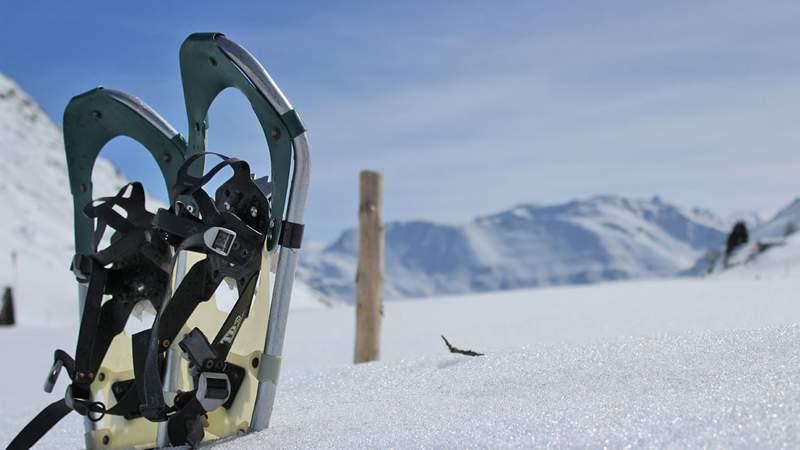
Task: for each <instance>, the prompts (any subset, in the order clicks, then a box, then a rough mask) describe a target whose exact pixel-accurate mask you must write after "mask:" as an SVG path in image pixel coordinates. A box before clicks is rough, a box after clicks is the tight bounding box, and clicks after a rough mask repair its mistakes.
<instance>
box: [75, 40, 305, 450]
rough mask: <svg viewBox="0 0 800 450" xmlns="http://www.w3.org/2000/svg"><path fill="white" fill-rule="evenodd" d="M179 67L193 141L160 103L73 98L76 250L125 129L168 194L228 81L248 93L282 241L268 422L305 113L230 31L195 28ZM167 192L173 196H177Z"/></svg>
mask: <svg viewBox="0 0 800 450" xmlns="http://www.w3.org/2000/svg"><path fill="white" fill-rule="evenodd" d="M180 66H181V78H182V83H183V89H184V98H185V102H186V110H187V115H188V125H189V133H188V136H189V140H188V144H187V142H186V140H184V138H183V137H182V136H181V135H180V134H179V133H178V132H177V131H175V129H174V128H173V127H172V126H170V125H169V124H168V123H167V122H166V121H165V120H164V119H163V118H161V117H160V116H159V115H158V114H157V113H156V112H155V111H154V110H152V109H151V108H150V107H148V106H147V105H146V104H144V103H143V102H142V101H141V100H139V99H137V98H135V97H133V96H130V95H127V94H125V93H122V92H119V91H114V90H109V89H102V88H97V89H93V90H91V91H88V92H86V93H84V94H81V95H78V96H76V97H74V98H73V99H72V100H71V101H70V103H69V104H68V106H67V108H66V110H65V112H64V127H63V129H64V142H65V151H66V154H67V167H68V171H69V180H70V188H71V191H72V195H73V206H74V215H75V248H76V252H78V253H83V252H85V253H88V252H90V251H91V242H92V235H93V232H94V223H93V221H92V220H91V219H89V218H88V217H86V216H85V215H84V214H83V212H82V210H83V207H84V206H85V205H86V204H88V203H89V202H91V201H92V182H91V175H92V171H93V168H94V163H95V161H96V159H97V156H98V154H99V153H100V151H101V150H102V149H103V147H104V146H105V145H106V144H107V143H108V142H109V141H110V140H112V139H114V138H115V137H117V136H127V137H130V138H132V139H134V140H136V141H138V142H139V143H141V144H142V145H143V146H144V147H145V148H146V149H147V150H148V151H149V152H150V154H151V155H152V156H153V158H154V159H155V160H156V163H157V164H158V167H159V169H160V171H161V173H162V175H163V178H164V181H165V183H166V185H167V192H170V190H171V189H170V187H171V186H172V185H173V184H174V183H175V178H176V175H177V171H178V168H179V167H180V166H181V164H183V162H184V161H186V160H187V159H188V158H190V157H191V156H192V155H195V154H199V153H202V152H205V151H206V132H207V130H208V110H209V108H210V106H211V104H212V102H213V101H214V99H215V98H216V97H217V96H218V95H219V93H220V92H221V91H223V90H224V89H227V88H235V89H238V90H239V91H241V92H242V93H243V94H244V95H245V97H246V98H247V100H248V101H249V102H250V105H251V106H252V108H253V111H254V112H255V114H256V117H257V119H258V121H259V123H260V125H261V128H262V130H263V132H264V137H265V139H266V141H267V145H268V148H269V153H270V167H271V180H272V211H271V212H272V217H274V218H275V219H276V220H277V222H276V223H275V228H274V232H273V233H272V236H271V237H270V239H269V240H268V241H267V244H266V245H267V249H268V250H273V249H275V248H276V247H279V248H277V252H278V260H277V268H276V271H275V281H274V284H273V287H272V300H271V302H270V303H271V305H270V309H269V319H268V325H267V333H266V341H265V345H264V352H263V354H262V357H261V358H260V363H259V366H258V376H257V378H258V380H259V381H258V391H257V396H256V401H255V405H256V406H255V408H254V410H253V416H252V420H251V422H250V430H248V431H258V430H262V429H264V428H266V427H268V425H269V420H270V416H271V414H272V407H273V404H274V400H275V392H276V386H277V382H278V374H279V371H280V361H281V355H282V351H283V341H284V335H285V330H286V321H287V318H288V312H289V304H290V301H291V292H292V286H293V282H294V273H295V268H296V265H297V259H298V256H299V248H300V243H301V241H302V234H303V215H304V210H305V205H306V198H307V193H308V184H309V175H310V158H309V143H308V138H307V134H306V132H305V128H304V127H303V125H302V123H301V122H300V119H299V116H298V115H297V113H296V112H295V111H294V109H293V108H292V106H291V104H290V103H289V101H288V100H287V99H286V97H285V96H284V94H283V93H282V92H281V90H280V88H279V87H278V86H277V85H276V84H275V82H274V81H273V80H272V78H271V77H270V76H269V74H268V73H267V71H266V70H265V69H264V68H263V66H261V64H260V63H259V62H258V61H257V60H256V59H255V58H254V57H253V56H252V55H251V54H250V53H248V52H247V51H246V50H245V49H244V48H242V47H240V46H239V45H238V44H236V43H235V42H233V41H231V40H230V39H228V38H227V37H225V36H224V35H223V34H221V33H197V34H192V35H190V36H189V37H188V38H187V39H186V40H185V41H184V43H183V45H182V46H181V50H180ZM200 162H201V163H202V159H200ZM202 169H203V168H202V167H200V164H195V167H193V171H196V172H197V173H202ZM169 200H170V203H171V204H172V203H174V202H175V201H176V200H178V199H174V198H170V199H169ZM181 200H182V201H184V199H181ZM265 270H266V269H265ZM85 295H86V285H85V284H79V304H80V307H81V311H82V308H83V301H84V298H85ZM252 320H259V318H257V317H254V318H253V319H252ZM171 357H173V358H174V357H175V356H174V355H170V354H169V353H168V355H167V358H168V359H169V358H171ZM167 370H169V366H168V368H167ZM165 387H168V386H165ZM85 423H86V428H87V431H90V430H91V429H92V426H93V423H92V422H91V421H89V420H88V419H87V420H86V421H85ZM165 439H166V436H165V433H163V432H162V428H161V427H159V433H158V438H157V443H158V445H159V446H164V445H166V440H165Z"/></svg>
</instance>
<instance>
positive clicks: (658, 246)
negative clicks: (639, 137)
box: [300, 196, 726, 301]
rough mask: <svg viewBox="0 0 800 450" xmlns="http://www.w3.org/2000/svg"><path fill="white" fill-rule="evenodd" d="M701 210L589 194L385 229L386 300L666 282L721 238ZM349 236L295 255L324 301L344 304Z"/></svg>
mask: <svg viewBox="0 0 800 450" xmlns="http://www.w3.org/2000/svg"><path fill="white" fill-rule="evenodd" d="M725 228H726V225H725V223H724V221H722V220H720V219H719V218H717V217H716V216H715V215H714V214H712V213H710V212H709V211H706V210H701V209H691V210H687V209H682V208H679V207H676V206H674V205H671V204H669V203H666V202H664V201H662V200H661V199H660V198H658V197H654V198H652V199H650V200H631V199H627V198H623V197H618V196H597V197H592V198H588V199H584V200H575V201H571V202H569V203H564V204H558V205H548V206H539V205H532V204H528V205H520V206H517V207H515V208H512V209H510V210H508V211H503V212H500V213H496V214H492V215H489V216H485V217H479V218H477V219H475V220H473V221H472V222H470V223H468V224H464V225H442V224H435V223H430V222H423V221H415V222H395V223H389V224H387V225H386V261H385V265H386V280H385V292H386V296H387V298H400V297H420V296H429V295H435V294H453V293H462V292H471V291H492V290H503V289H515V288H523V287H534V286H547V285H563V284H585V283H592V282H597V281H605V280H618V279H626V278H637V277H652V276H668V275H673V274H675V273H677V272H678V271H680V270H682V269H685V268H686V267H689V266H690V265H691V264H692V263H693V262H694V261H695V260H696V259H697V258H698V257H699V256H700V255H701V254H703V253H704V252H705V251H706V250H707V249H709V248H712V247H717V246H718V245H720V243H721V242H722V241H723V239H724V236H725V234H724V232H725ZM356 247H357V233H356V230H354V229H350V230H347V231H345V232H344V233H342V235H341V236H340V237H339V239H337V240H336V241H335V242H334V243H332V244H331V245H329V246H327V247H325V248H324V249H322V250H321V251H317V252H311V253H307V254H304V255H303V256H302V257H301V268H300V277H301V278H302V279H303V280H304V281H306V282H307V283H308V284H310V285H311V286H312V287H313V288H315V289H317V290H319V291H320V292H322V293H324V294H325V295H328V296H331V297H336V298H341V299H349V300H351V301H352V299H353V280H354V279H355V266H356V250H357V248H356Z"/></svg>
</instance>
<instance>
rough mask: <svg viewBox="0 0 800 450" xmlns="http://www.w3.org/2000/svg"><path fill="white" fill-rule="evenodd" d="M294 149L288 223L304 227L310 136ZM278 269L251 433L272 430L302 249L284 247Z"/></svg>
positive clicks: (299, 140) (298, 140) (303, 137)
mask: <svg viewBox="0 0 800 450" xmlns="http://www.w3.org/2000/svg"><path fill="white" fill-rule="evenodd" d="M292 145H293V147H294V171H293V173H292V184H291V191H290V192H289V206H288V209H287V212H286V220H287V221H289V222H293V223H297V224H302V223H304V222H303V215H304V212H305V208H306V199H307V197H308V185H309V177H310V174H311V158H310V151H309V150H310V149H309V144H308V137H307V134H306V133H303V134H301V135H299V136H297V137H295V138H294V139H293V140H292ZM279 252H280V253H279V254H278V268H277V270H276V271H275V285H274V292H273V293H272V303H271V305H270V309H269V324H268V325H267V337H266V342H265V344H264V353H263V354H262V355H261V363H260V365H259V369H258V379H259V383H258V393H257V396H256V403H255V408H254V410H253V419H252V421H251V422H250V431H253V432H254V431H260V430H263V429H265V428H267V427H269V421H270V417H271V416H272V407H273V405H274V404H275V392H276V389H277V384H278V372H279V370H280V361H281V356H282V354H283V339H284V337H285V335H286V322H287V320H288V318H289V304H290V302H291V299H292V286H293V285H294V272H295V267H296V266H297V259H298V256H299V254H300V249H297V248H287V247H283V246H281V247H280V250H279Z"/></svg>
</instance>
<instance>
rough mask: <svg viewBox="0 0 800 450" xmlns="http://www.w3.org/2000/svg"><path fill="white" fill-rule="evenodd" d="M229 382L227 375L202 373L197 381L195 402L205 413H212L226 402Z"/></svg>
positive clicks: (228, 394) (228, 393)
mask: <svg viewBox="0 0 800 450" xmlns="http://www.w3.org/2000/svg"><path fill="white" fill-rule="evenodd" d="M230 395H231V380H230V379H229V378H228V375H227V374H224V373H218V372H203V373H201V374H200V378H198V380H197V394H195V397H197V401H198V402H199V403H200V405H201V406H202V407H203V409H204V410H206V412H210V411H213V410H215V409H217V408H219V407H220V406H222V405H223V404H225V402H227V401H228V397H229V396H230Z"/></svg>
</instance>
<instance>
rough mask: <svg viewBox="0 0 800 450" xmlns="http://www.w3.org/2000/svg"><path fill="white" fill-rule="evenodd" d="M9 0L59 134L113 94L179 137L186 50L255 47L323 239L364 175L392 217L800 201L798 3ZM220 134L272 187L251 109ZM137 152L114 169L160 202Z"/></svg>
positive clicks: (314, 227) (15, 69)
mask: <svg viewBox="0 0 800 450" xmlns="http://www.w3.org/2000/svg"><path fill="white" fill-rule="evenodd" d="M2 3H3V5H2V8H1V9H2V11H3V16H2V17H0V29H2V30H3V31H4V41H3V42H4V43H3V44H1V45H0V71H2V72H4V73H6V74H8V75H10V76H11V77H13V78H14V79H15V80H17V81H18V82H19V83H20V84H21V85H22V86H23V87H24V88H25V89H26V90H27V91H28V92H29V93H31V95H33V96H34V97H35V98H36V99H37V100H38V101H39V102H40V103H41V104H42V105H43V107H44V108H45V109H46V110H47V111H48V113H49V114H50V115H51V116H52V117H53V118H54V119H55V120H56V122H58V123H60V120H61V114H62V112H63V108H64V106H65V105H66V103H67V101H68V100H69V98H70V97H71V96H73V95H75V94H77V93H80V92H83V91H85V90H88V89H90V88H92V87H94V86H96V85H103V86H106V87H110V88H115V89H120V90H124V91H127V92H130V93H132V94H134V95H137V96H139V97H141V98H142V99H143V100H144V101H145V102H147V103H149V104H150V105H151V106H153V107H154V108H155V109H156V110H158V111H159V112H160V113H161V114H162V115H163V116H164V117H165V118H166V119H167V120H168V121H169V122H171V123H172V124H173V125H174V126H175V127H176V128H177V129H178V130H181V131H183V130H185V129H186V124H185V123H184V122H185V120H186V119H185V113H184V110H183V96H182V92H181V87H180V79H179V72H178V58H177V54H178V48H179V46H180V43H181V42H182V40H183V39H184V38H185V37H186V36H187V35H188V34H190V33H191V32H194V31H222V32H225V33H226V34H228V35H229V36H230V37H231V38H232V39H234V40H236V41H237V42H239V43H240V44H242V45H243V46H245V47H246V48H248V49H249V50H250V51H251V52H252V53H253V54H254V55H256V56H257V57H258V58H259V59H260V60H261V61H262V63H263V64H264V65H265V66H266V67H267V69H268V70H269V71H270V73H271V74H272V76H273V77H274V78H275V79H276V81H277V82H278V83H279V84H280V86H281V87H282V89H283V90H284V92H285V93H286V94H287V96H288V97H289V99H290V100H291V101H292V103H293V104H294V105H295V107H296V108H297V109H298V111H299V112H300V114H301V116H302V117H303V119H304V121H305V122H306V125H307V127H308V128H309V130H310V137H311V142H312V145H313V159H314V171H313V175H312V191H311V197H310V199H309V206H308V208H309V209H308V213H307V222H308V228H307V230H308V235H309V236H310V237H311V238H312V239H315V240H329V239H332V238H334V237H335V236H336V235H337V234H338V232H339V231H340V230H342V229H343V228H345V227H349V226H353V225H354V224H355V219H356V214H357V211H356V208H357V205H356V203H357V192H356V190H357V185H358V184H357V183H358V181H357V174H358V171H359V170H361V169H366V168H369V169H377V170H380V171H382V172H383V173H384V176H385V184H386V206H385V208H386V217H387V219H389V220H395V219H403V220H404V219H416V218H420V219H429V220H435V221H441V222H463V221H467V220H469V219H470V218H472V217H474V216H476V215H481V214H486V213H489V212H493V211H497V210H500V209H504V208H507V207H510V206H513V205H514V204H517V203H525V202H537V203H549V202H557V201H563V200H568V199H570V198H574V197H576V196H588V195H594V194H600V193H613V194H621V195H629V196H635V197H650V196H652V195H656V194H658V195H661V196H662V197H663V198H665V199H667V200H669V201H673V202H677V203H679V204H683V205H687V206H694V205H698V206H703V207H708V208H711V209H712V210H714V211H717V212H719V213H721V214H723V215H728V214H731V213H733V212H736V211H741V210H760V211H769V210H774V209H776V208H779V207H780V206H782V205H784V204H785V203H788V202H789V201H790V200H791V199H793V198H794V197H795V196H796V195H797V194H798V192H800V189H799V188H798V187H800V176H798V168H800V152H798V147H799V145H798V144H800V127H798V126H797V121H798V118H800V28H798V26H797V24H798V23H800V3H798V2H782V1H771V2H745V1H726V2H717V1H704V2H696V1H670V2H656V1H642V2H616V1H607V2H564V1H521V2H513V1H509V2H503V3H502V4H500V3H496V2H486V1H482V2H472V1H459V2H421V1H420V2H417V1H408V2H280V3H278V2H252V3H250V4H248V3H244V2H214V3H211V2H198V1H195V2H191V3H185V4H181V5H179V4H178V2H7V1H5V0H2ZM189 5H191V6H189ZM210 120H211V129H210V131H209V144H210V145H209V148H211V149H213V150H216V151H220V152H223V153H228V154H233V155H237V156H241V157H244V158H247V159H248V160H250V161H251V162H252V163H253V165H254V166H255V168H256V170H258V171H260V172H263V171H264V170H265V169H266V167H267V166H266V161H265V155H264V152H263V148H262V142H263V138H262V137H261V135H260V131H259V129H258V125H257V122H256V121H255V118H254V117H253V116H252V112H251V111H250V110H249V107H248V106H247V105H246V103H245V101H244V99H243V97H241V96H240V95H238V94H236V93H234V92H224V93H223V95H222V96H221V97H220V98H219V99H218V103H216V104H215V105H214V107H213V109H212V111H211V117H210ZM134 147H135V146H134V145H133V144H132V143H130V142H125V141H114V142H112V143H111V144H110V146H109V148H108V150H107V151H105V152H104V155H106V156H108V157H110V158H111V159H112V160H113V161H115V162H116V163H117V164H118V165H119V166H120V167H121V168H122V169H123V171H124V172H126V173H127V174H128V175H129V176H131V177H132V178H136V179H143V180H144V181H146V182H150V184H151V185H153V182H154V181H155V179H154V177H153V172H154V168H155V165H154V164H153V163H151V162H150V161H149V160H147V156H146V154H145V153H143V152H136V151H132V150H133V149H134ZM160 192H161V193H163V190H161V191H160Z"/></svg>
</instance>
